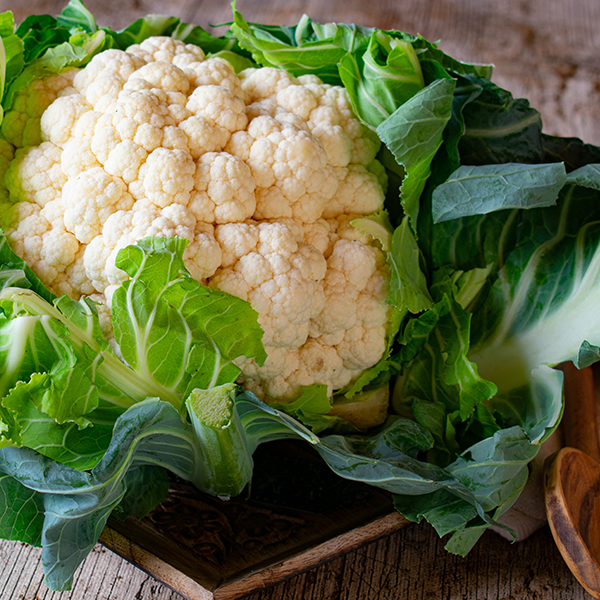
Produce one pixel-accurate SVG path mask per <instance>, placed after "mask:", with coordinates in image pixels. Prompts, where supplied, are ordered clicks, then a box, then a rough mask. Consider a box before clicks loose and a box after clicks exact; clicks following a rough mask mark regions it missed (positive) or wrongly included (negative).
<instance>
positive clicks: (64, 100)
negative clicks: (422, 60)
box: [0, 37, 389, 401]
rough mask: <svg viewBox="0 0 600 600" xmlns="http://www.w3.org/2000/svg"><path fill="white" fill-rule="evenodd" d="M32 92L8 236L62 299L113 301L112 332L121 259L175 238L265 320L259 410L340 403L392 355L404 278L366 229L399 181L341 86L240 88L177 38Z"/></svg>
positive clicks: (256, 370)
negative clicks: (284, 404)
mask: <svg viewBox="0 0 600 600" xmlns="http://www.w3.org/2000/svg"><path fill="white" fill-rule="evenodd" d="M71 83H72V87H71ZM30 88H31V89H32V90H37V91H38V92H39V93H38V94H37V96H36V98H37V99H31V98H28V97H27V96H26V95H17V97H16V99H15V106H14V108H13V110H9V111H8V112H7V115H6V117H5V121H4V124H3V131H4V129H5V128H6V129H7V131H8V132H9V133H10V132H12V133H10V135H12V137H9V136H8V135H7V139H8V142H11V143H13V144H15V145H17V146H19V145H22V144H24V143H28V142H29V141H31V144H32V147H31V148H27V149H22V150H19V151H17V153H16V156H15V158H14V159H13V155H12V152H13V149H12V146H11V144H10V143H8V142H3V140H1V139H0V175H3V174H4V172H6V176H5V182H6V189H5V190H3V189H2V187H1V186H0V203H3V208H5V211H4V216H3V222H4V223H5V224H6V223H8V224H9V225H10V226H9V227H6V225H5V229H6V230H7V231H8V237H9V240H10V242H11V244H12V245H13V248H14V249H15V251H16V252H17V253H18V254H20V255H21V256H23V257H24V258H25V260H27V261H28V263H29V264H30V265H31V266H32V268H33V269H34V271H35V272H36V273H37V274H38V276H39V277H40V278H41V279H42V281H44V283H46V284H47V285H48V286H49V287H50V288H51V289H52V290H53V291H55V292H56V293H66V294H68V295H69V296H70V297H72V298H79V297H80V296H81V295H82V294H85V295H92V297H94V298H97V299H98V301H100V302H102V305H101V307H100V314H101V321H102V323H103V324H102V327H103V329H104V330H105V331H106V332H107V335H109V336H110V335H112V329H111V326H110V313H109V309H108V307H109V305H110V298H111V295H112V292H113V290H114V289H115V287H116V286H117V285H119V284H120V283H121V282H122V281H124V280H125V279H126V277H127V275H126V274H125V273H124V272H123V271H121V270H120V269H118V268H117V267H116V265H115V259H116V255H117V253H118V252H119V250H120V249H121V248H124V247H125V246H128V245H131V244H134V243H135V242H136V241H138V240H139V239H141V238H144V237H147V236H163V237H167V236H168V237H171V236H177V237H180V238H183V239H185V240H187V241H188V245H187V247H186V249H185V253H184V263H185V265H186V267H187V269H188V270H189V271H190V273H191V274H192V276H193V277H194V278H195V279H197V280H198V281H201V282H203V283H206V284H207V285H210V286H212V287H214V288H218V289H221V290H223V291H227V292H229V293H232V294H234V295H236V296H238V297H240V298H242V299H244V300H247V301H249V302H250V303H251V305H252V306H253V307H254V309H255V310H256V311H257V313H258V315H259V323H260V324H261V326H262V327H263V329H264V332H265V334H264V338H263V343H264V344H265V348H266V351H267V356H268V358H267V361H266V363H265V364H264V365H263V366H258V365H257V364H256V363H255V362H254V361H253V360H245V359H240V360H239V361H238V362H239V366H240V368H241V369H242V374H241V376H240V382H241V383H243V385H245V386H246V387H247V388H248V389H252V390H254V391H255V392H256V393H257V394H259V395H260V397H261V398H264V399H266V400H267V401H270V400H279V401H289V400H293V399H294V398H296V397H297V396H298V394H299V393H300V392H301V387H302V386H305V385H311V384H313V383H320V384H324V385H326V386H327V389H328V390H329V392H330V393H331V394H332V393H333V392H334V391H335V390H337V389H339V388H341V387H343V386H344V385H346V384H348V383H349V382H351V381H352V380H353V379H355V378H356V377H357V376H358V375H359V374H360V373H361V372H362V370H363V369H365V368H367V367H369V366H372V365H373V364H375V363H376V362H377V360H379V359H380V358H381V355H382V353H383V352H384V350H385V342H386V330H385V327H386V323H387V318H388V310H389V309H388V307H387V305H386V304H385V300H386V297H387V290H388V281H389V272H388V270H387V267H386V265H385V261H384V259H383V254H382V253H381V252H380V251H379V250H378V249H377V248H375V247H374V246H373V243H372V240H371V239H370V238H369V237H368V236H367V235H366V234H361V233H360V232H358V231H356V230H355V229H354V228H353V227H352V225H351V222H352V220H353V219H355V218H356V217H357V216H358V215H361V214H366V213H369V212H372V211H375V210H377V209H379V208H380V207H381V206H382V202H383V195H384V189H385V186H386V178H385V170H384V169H383V167H382V166H381V165H380V164H379V163H378V162H377V161H375V160H374V157H375V154H376V152H377V150H378V148H379V141H378V139H377V137H376V135H375V134H374V133H373V132H371V131H370V130H368V129H367V128H365V127H364V126H363V125H362V124H361V123H360V121H359V120H358V119H357V118H356V117H355V116H354V114H353V112H352V109H351V106H350V102H349V99H348V95H347V93H346V91H345V90H344V89H343V88H341V87H338V86H331V85H327V84H324V83H323V82H322V81H321V80H320V79H319V78H318V77H316V76H301V77H298V78H296V77H293V76H291V75H289V74H288V73H286V72H285V71H284V70H282V69H274V68H256V69H247V70H246V71H244V72H242V73H241V74H240V76H239V78H238V76H237V75H236V74H235V72H234V70H233V68H232V67H231V65H230V64H229V63H228V62H227V61H225V60H223V59H222V58H209V59H206V58H205V56H204V52H203V51H202V50H201V49H200V48H198V47H196V46H193V45H190V44H184V43H183V42H181V41H178V40H174V39H171V38H168V37H154V38H149V39H147V40H145V41H144V42H142V43H141V44H136V45H134V46H131V47H130V48H129V49H128V51H127V52H123V51H121V50H108V51H103V52H100V53H99V54H98V55H97V56H96V57H94V59H93V60H92V61H91V62H90V63H89V65H88V66H87V67H85V68H84V69H82V70H79V71H77V70H74V71H72V72H71V73H70V74H69V75H67V76H60V77H58V78H46V79H44V80H41V81H40V82H37V83H35V84H32V86H30ZM29 93H30V94H31V92H29ZM40 135H43V138H44V140H46V141H42V138H41V137H40ZM36 136H37V137H36ZM9 162H10V167H9V166H8V164H9ZM10 203H14V204H10Z"/></svg>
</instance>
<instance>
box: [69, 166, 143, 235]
mask: <svg viewBox="0 0 600 600" xmlns="http://www.w3.org/2000/svg"><path fill="white" fill-rule="evenodd" d="M133 202H134V200H133V198H132V197H131V195H130V194H129V193H128V192H127V186H126V185H125V184H124V183H123V181H122V180H121V179H119V178H118V177H113V176H112V175H109V174H108V173H107V172H106V171H104V169H102V168H100V167H94V168H92V169H89V170H87V171H83V172H82V173H81V174H80V175H79V177H77V178H75V179H70V180H69V181H67V183H66V184H65V186H64V187H63V190H62V204H63V206H64V223H65V229H66V230H67V231H70V232H71V233H73V234H74V235H75V237H76V238H77V239H78V240H79V241H80V242H81V243H83V244H88V243H89V242H91V241H92V240H93V239H94V238H95V237H96V236H97V235H99V234H100V232H101V231H102V226H103V225H104V222H105V221H106V219H108V217H109V216H110V215H111V214H112V213H114V212H116V211H118V210H129V209H130V208H131V207H132V206H133Z"/></svg>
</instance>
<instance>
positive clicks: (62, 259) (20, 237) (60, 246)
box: [7, 202, 79, 289]
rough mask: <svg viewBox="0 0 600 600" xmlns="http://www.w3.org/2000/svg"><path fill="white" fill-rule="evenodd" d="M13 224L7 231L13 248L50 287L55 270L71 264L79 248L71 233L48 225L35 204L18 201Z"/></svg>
mask: <svg viewBox="0 0 600 600" xmlns="http://www.w3.org/2000/svg"><path fill="white" fill-rule="evenodd" d="M15 208H16V209H17V210H18V213H19V214H18V215H17V219H16V220H17V223H18V224H17V226H16V227H15V228H14V229H11V230H9V231H8V232H7V234H8V239H9V240H10V243H11V246H12V247H13V249H14V251H15V252H16V253H17V254H18V255H19V256H20V257H21V258H22V259H23V260H25V261H26V262H27V264H28V265H29V266H30V267H31V268H32V270H33V272H34V273H35V274H36V275H37V276H38V277H39V278H40V279H41V281H42V282H43V283H44V284H45V285H47V286H48V287H50V288H51V289H52V286H53V283H54V281H55V279H56V278H57V276H58V275H59V273H62V272H64V271H65V269H66V268H67V267H68V266H69V265H70V264H72V263H73V261H74V260H75V256H76V254H77V252H78V251H79V242H78V241H77V239H76V238H75V236H74V235H73V234H71V233H69V232H67V231H65V230H64V229H61V228H58V227H52V225H51V224H50V223H49V222H48V220H47V219H45V218H44V217H43V216H42V215H41V214H40V213H41V208H40V206H39V205H37V204H33V203H30V202H21V203H19V204H18V205H17V206H16V207H15Z"/></svg>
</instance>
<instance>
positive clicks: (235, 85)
mask: <svg viewBox="0 0 600 600" xmlns="http://www.w3.org/2000/svg"><path fill="white" fill-rule="evenodd" d="M185 74H186V75H187V77H188V80H189V82H190V84H191V85H192V86H193V87H194V88H197V87H199V86H201V85H218V86H220V87H224V88H227V89H229V90H231V91H232V92H233V93H234V94H235V95H236V96H237V97H238V98H241V99H242V100H246V98H247V96H246V92H244V90H243V89H242V84H241V82H240V80H239V78H238V76H237V75H236V74H235V71H234V70H233V67H232V66H231V65H230V64H229V63H228V62H227V61H226V60H225V59H224V58H219V57H218V56H216V57H213V58H207V59H206V60H204V61H202V62H194V63H191V64H188V65H187V66H186V67H185Z"/></svg>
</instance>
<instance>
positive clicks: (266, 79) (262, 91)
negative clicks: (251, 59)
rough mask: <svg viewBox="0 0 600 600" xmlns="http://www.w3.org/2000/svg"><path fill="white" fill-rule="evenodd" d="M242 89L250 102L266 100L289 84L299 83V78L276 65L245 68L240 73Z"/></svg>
mask: <svg viewBox="0 0 600 600" xmlns="http://www.w3.org/2000/svg"><path fill="white" fill-rule="evenodd" d="M239 78H240V81H241V82H242V89H243V90H244V92H246V94H248V99H249V102H256V101H257V100H264V99H266V98H270V97H271V96H273V95H274V94H277V92H279V90H282V89H284V88H286V87H288V86H289V85H294V84H296V83H298V80H297V79H296V78H295V77H293V76H292V75H290V74H289V73H287V72H286V71H284V70H283V69H275V68H274V67H263V68H261V69H244V70H243V71H242V72H241V73H240V74H239Z"/></svg>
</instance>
